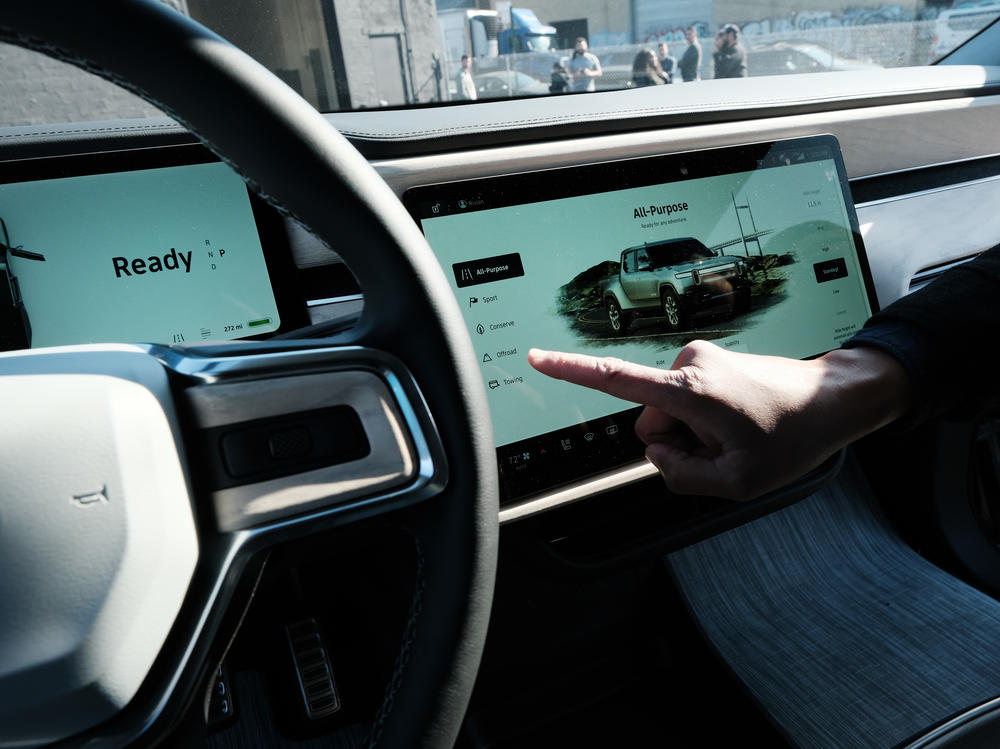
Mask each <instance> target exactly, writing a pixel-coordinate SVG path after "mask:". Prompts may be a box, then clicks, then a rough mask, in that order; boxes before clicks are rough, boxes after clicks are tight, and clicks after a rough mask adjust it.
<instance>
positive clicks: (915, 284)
mask: <svg viewBox="0 0 1000 749" xmlns="http://www.w3.org/2000/svg"><path fill="white" fill-rule="evenodd" d="M978 256H979V253H978V252H977V253H975V254H974V255H967V256H966V257H963V258H959V259H958V260H951V261H949V262H947V263H941V264H939V265H931V266H928V267H926V268H921V269H920V270H918V271H917V272H916V273H914V274H913V278H911V279H910V291H911V292H913V291H916V290H917V289H922V288H923V287H924V286H926V285H927V284H929V283H930V282H931V281H933V280H934V279H936V278H937V277H938V276H940V275H942V274H943V273H945V272H946V271H949V270H951V269H952V268H957V267H958V266H960V265H963V264H965V263H967V262H969V261H970V260H972V259H973V258H975V257H978Z"/></svg>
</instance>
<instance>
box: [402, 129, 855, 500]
mask: <svg viewBox="0 0 1000 749" xmlns="http://www.w3.org/2000/svg"><path fill="white" fill-rule="evenodd" d="M405 200H406V202H407V204H408V205H409V207H410V209H411V211H412V212H413V213H414V215H415V216H416V217H417V218H418V219H419V221H420V224H421V226H422V228H423V231H424V233H425V235H426V237H427V240H428V242H429V243H430V245H431V247H432V248H433V250H434V252H435V253H436V255H437V256H438V258H439V259H440V261H441V264H442V266H443V267H444V269H445V272H446V274H447V276H448V278H449V280H450V281H451V283H452V286H453V289H454V291H455V295H456V296H457V298H458V301H459V303H460V306H461V308H462V311H463V314H464V315H465V320H466V322H467V324H468V327H469V332H470V334H471V336H472V340H473V344H474V346H475V349H476V356H477V358H478V365H479V367H480V368H481V371H482V376H483V380H484V383H485V385H486V387H487V393H488V397H489V401H490V405H491V409H492V418H493V424H494V430H495V438H496V445H497V453H498V461H499V466H500V473H501V478H502V483H503V496H504V499H505V500H507V501H510V500H511V499H516V498H518V497H522V496H525V495H528V494H532V493H536V492H538V491H542V490H544V489H547V488H550V487H551V486H554V485H556V484H557V483H559V481H560V477H563V479H562V480H565V476H567V475H571V476H573V477H574V478H577V477H580V476H582V475H586V474H588V473H597V472H601V471H604V470H607V469H609V468H612V467H614V466H616V465H621V464H623V463H627V462H630V461H633V460H635V459H637V458H639V457H640V456H641V455H642V446H641V445H640V444H638V440H637V439H636V438H635V437H634V435H633V432H632V425H633V422H634V419H635V414H636V407H635V404H632V403H627V402H624V401H621V400H618V399H615V398H612V397H610V396H608V395H605V394H603V393H598V392H594V391H591V390H587V389H584V388H578V387H575V386H572V385H569V384H566V383H563V382H558V381H555V380H551V379H549V378H547V377H544V376H542V375H540V374H538V373H537V372H535V371H534V370H533V369H532V368H531V367H530V366H529V365H528V362H527V352H528V349H529V348H531V347H533V346H535V347H540V348H547V349H554V350H561V351H575V352H583V353H588V354H594V355H598V356H616V357H620V358H623V359H629V360H632V361H636V362H640V363H642V364H646V365H649V366H654V367H663V368H669V367H670V366H671V364H672V363H673V360H674V358H675V356H676V355H677V353H678V351H679V350H680V349H681V348H682V347H683V346H684V345H685V344H686V343H688V342H689V341H692V340H694V339H703V340H709V341H712V342H714V343H715V344H717V345H719V346H723V347H725V348H729V349H733V350H737V351H744V352H751V353H758V354H775V355H781V356H790V357H796V358H805V357H809V356H814V355H817V354H820V353H823V352H825V351H827V350H830V349H833V348H836V347H837V346H838V345H839V344H840V343H841V342H842V341H844V340H845V339H846V338H848V337H850V336H851V335H852V334H853V333H854V332H855V331H856V330H858V329H859V328H860V327H861V326H862V325H863V324H864V322H865V320H867V318H868V317H869V316H870V315H871V312H872V309H873V300H874V295H873V290H872V286H871V278H870V271H869V270H868V266H867V261H866V259H865V257H864V254H863V248H862V246H861V240H860V235H859V234H858V231H857V218H856V216H855V214H854V209H853V205H852V203H851V202H850V199H849V195H848V192H847V182H846V178H845V176H844V169H843V166H842V162H841V159H840V152H839V147H838V145H837V143H836V140H835V139H834V138H832V137H830V136H821V137H817V138H806V139H798V140H794V141H783V142H777V143H767V144H756V145H752V146H743V147H738V148H726V149H716V150H711V151H701V152H695V153H688V154H678V155H671V156H665V157H656V158H652V159H641V160H630V161H623V162H615V163H611V164H602V165H595V166H586V167H577V168H572V169H561V170H553V171H547V172H540V173H536V174H527V175H517V176H512V177H502V178H494V179H487V180H478V181H473V182H464V183H454V184H450V185H441V186H432V187H423V188H418V189H416V190H412V191H410V192H409V193H407V195H406V196H405Z"/></svg>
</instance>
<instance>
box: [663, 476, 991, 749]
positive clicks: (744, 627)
mask: <svg viewBox="0 0 1000 749" xmlns="http://www.w3.org/2000/svg"><path fill="white" fill-rule="evenodd" d="M666 563H667V566H668V568H669V569H670V571H671V573H672V574H673V576H674V579H675V580H676V581H677V584H678V587H679V588H680V590H681V594H682V595H683V597H684V598H685V600H686V602H687V604H688V606H689V608H690V610H691V612H692V614H693V615H694V617H695V619H696V621H697V622H698V623H699V625H700V626H701V628H702V630H703V631H704V633H705V635H706V636H707V638H708V640H709V642H710V643H711V644H712V645H713V647H714V648H715V649H716V650H717V651H718V652H719V654H720V655H721V657H722V658H723V659H724V660H725V662H726V663H728V664H729V666H730V668H732V670H733V671H734V673H735V674H736V676H737V677H738V678H739V679H740V681H742V682H743V684H744V685H745V686H746V688H747V689H748V690H749V692H750V693H751V695H752V696H753V697H754V698H755V699H756V700H757V701H758V702H759V703H760V705H761V706H762V707H763V708H764V710H765V711H766V712H767V713H768V715H769V717H770V718H771V719H772V720H773V721H774V722H775V723H776V724H777V725H778V726H779V727H780V728H781V729H782V730H783V731H784V732H785V733H786V735H787V736H788V738H789V739H790V740H791V741H792V742H793V743H795V744H797V745H800V746H803V747H891V746H894V745H896V744H898V743H900V742H902V741H904V740H905V739H907V738H910V737H912V736H914V735H915V734H918V733H920V732H922V731H923V730H925V729H927V728H928V727H930V726H931V725H933V724H935V723H938V722H940V721H941V720H943V719H945V718H948V717H950V716H951V715H953V714H955V713H957V712H959V711H962V710H964V709H966V708H968V707H970V706H972V705H975V704H978V703H980V702H983V701H985V700H987V699H990V698H992V697H995V696H997V695H998V694H1000V603H998V602H997V601H995V600H994V599H992V598H990V597H988V596H986V595H984V594H982V593H980V592H978V591H977V590H975V589H973V588H971V587H969V586H968V585H965V584H964V583H962V582H960V581H959V580H957V579H955V578H954V577H952V576H951V575H949V574H947V573H946V572H944V571H942V570H941V569H939V568H938V567H935V566H934V565H932V564H930V563H929V562H927V561H926V560H925V559H923V558H922V557H920V556H919V555H918V554H916V553H915V552H914V551H913V550H912V549H910V547H908V546H906V545H905V544H904V543H903V542H902V540H900V539H899V538H898V536H897V535H896V534H895V532H894V531H893V530H892V528H891V527H890V526H889V524H888V522H887V521H886V520H885V518H884V517H883V516H882V514H881V512H880V511H879V510H878V508H877V506H876V504H875V501H874V499H873V497H872V496H871V493H870V490H869V489H868V487H867V483H866V482H865V480H864V478H863V476H862V475H861V473H860V470H859V469H858V467H857V466H856V464H855V463H854V461H852V460H848V462H847V464H846V465H845V467H844V470H843V471H842V472H841V474H840V476H839V477H838V478H837V479H836V480H835V481H834V482H833V484H831V485H830V486H829V487H827V488H825V489H823V490H821V491H820V492H818V493H816V494H815V495H813V496H812V497H810V498H808V499H806V500H803V501H802V502H799V503H798V504H795V505H792V506H791V507H788V508H786V509H784V510H781V511H779V512H776V513H774V514H772V515H769V516H767V517H764V518H760V519H759V520H756V521H754V522H753V523H750V524H748V525H745V526H742V527H740V528H736V529H734V530H732V531H729V532H727V533H724V534H721V535H719V536H716V537H714V538H711V539H708V540H707V541H704V542H702V543H699V544H696V545H694V546H691V547H688V548H686V549H682V550H681V551H678V552H675V553H673V554H670V555H669V556H668V557H666ZM720 710H722V711H724V706H720Z"/></svg>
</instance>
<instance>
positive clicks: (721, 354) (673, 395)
mask: <svg viewBox="0 0 1000 749" xmlns="http://www.w3.org/2000/svg"><path fill="white" fill-rule="evenodd" d="M528 361H529V362H530V363H531V365H532V366H533V367H534V368H535V369H537V370H538V371H539V372H542V373H543V374H547V375H549V376H551V377H555V378H557V379H561V380H566V381H567V382H573V383H575V384H578V385H583V386H586V387H591V388H595V389H597V390H601V391H603V392H606V393H609V394H610V395H614V396H616V397H618V398H622V399H624V400H629V401H632V402H634V403H639V404H642V405H645V406H646V408H645V409H644V410H643V412H642V414H641V415H640V416H639V418H638V420H637V421H636V425H635V429H636V433H637V434H638V436H639V438H640V439H642V441H643V442H645V443H646V445H647V447H646V458H647V459H648V460H649V461H650V462H651V463H653V465H655V466H656V467H657V469H659V471H660V473H661V474H662V475H663V478H664V480H665V481H666V483H667V486H668V487H669V488H670V489H671V491H674V492H677V493H680V494H704V495H714V496H721V497H728V498H731V499H738V500H747V499H752V498H754V497H757V496H760V495H761V494H764V493H765V492H767V491H770V490H772V489H776V488H778V487H780V486H783V485H785V484H787V483H788V482H789V481H791V480H793V479H795V478H797V477H798V476H801V475H802V474H804V473H806V472H807V471H809V470H811V469H812V468H815V467H816V466H818V465H819V464H820V463H822V462H823V460H825V459H826V458H827V457H829V456H830V455H832V454H833V453H834V452H836V451H837V450H838V449H840V448H841V447H843V446H844V445H846V444H848V443H850V442H852V441H853V440H855V439H857V438H859V437H861V436H863V435H864V434H867V433H868V432H870V431H873V430H875V429H877V428H878V427H880V426H883V425H884V424H886V423H888V422H889V421H892V420H893V419H895V418H897V417H898V416H900V415H902V413H903V412H904V411H905V409H906V405H907V399H908V383H907V380H906V376H905V374H904V373H903V370H902V367H901V366H900V365H899V364H898V362H896V360H895V359H893V358H892V357H890V356H888V355H887V354H884V353H883V352H881V351H878V350H876V349H869V348H856V349H848V350H837V351H833V352H831V353H830V354H827V355H826V356H824V357H822V358H819V359H815V360H812V361H799V360H796V359H783V358H780V357H770V356H756V355H752V354H740V353H736V352H732V351H726V350H725V349H721V348H719V347H718V346H715V345H713V344H711V343H707V342H705V341H694V342H692V343H690V344H688V345H687V346H685V347H684V349H682V350H681V352H680V354H679V355H678V356H677V359H676V360H675V361H674V363H673V366H672V367H671V368H670V369H669V370H662V369H654V368H652V367H644V366H641V365H639V364H633V363H630V362H625V361H622V360H620V359H613V358H604V359H602V358H597V357H592V356H584V355H580V354H562V353H556V352H548V351H540V350H538V349H532V350H531V351H530V352H529V353H528Z"/></svg>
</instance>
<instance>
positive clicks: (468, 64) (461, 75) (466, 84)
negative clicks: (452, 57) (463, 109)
mask: <svg viewBox="0 0 1000 749" xmlns="http://www.w3.org/2000/svg"><path fill="white" fill-rule="evenodd" d="M471 68H472V60H471V59H470V58H469V56H468V55H462V67H461V68H459V70H458V75H456V76H455V84H456V87H457V93H458V99H459V100H461V101H475V100H476V98H477V97H476V82H475V81H474V80H472V69H471Z"/></svg>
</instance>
